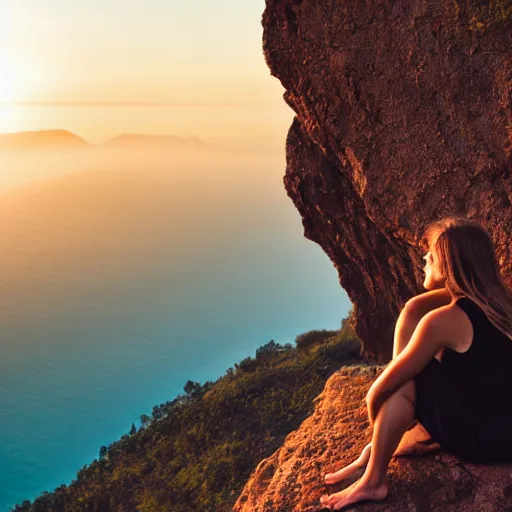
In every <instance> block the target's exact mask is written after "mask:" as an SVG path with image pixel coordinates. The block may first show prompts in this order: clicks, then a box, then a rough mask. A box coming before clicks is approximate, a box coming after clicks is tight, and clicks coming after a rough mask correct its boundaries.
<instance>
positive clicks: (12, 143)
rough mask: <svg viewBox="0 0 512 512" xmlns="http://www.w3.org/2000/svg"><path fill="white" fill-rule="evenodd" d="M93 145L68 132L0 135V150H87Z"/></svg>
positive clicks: (31, 132)
mask: <svg viewBox="0 0 512 512" xmlns="http://www.w3.org/2000/svg"><path fill="white" fill-rule="evenodd" d="M91 145H92V144H90V143H89V142H87V141H86V140H85V139H82V138H81V137H78V136H77V135H75V134H73V133H71V132H68V131H66V130H40V131H28V132H18V133H4V134H0V149H39V148H64V147H65V148H86V147H90V146H91Z"/></svg>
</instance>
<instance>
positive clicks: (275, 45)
mask: <svg viewBox="0 0 512 512" xmlns="http://www.w3.org/2000/svg"><path fill="white" fill-rule="evenodd" d="M511 20H512V2H511V1H510V0H507V1H497V2H471V3H468V2H458V1H452V0H444V1H440V2H425V1H423V0H411V1H410V2H349V1H347V0H343V1H339V2H330V1H327V0H267V1H266V10H265V12H264V14H263V20H262V24H263V29H264V32H263V49H264V54H265V59H266V62H267V64H268V66H269V68H270V70H271V74H272V75H273V76H275V77H277V78H278V79H279V80H280V81H281V83H282V85H283V87H284V88H285V89H286V92H285V94H284V99H285V101H286V103H287V104H288V105H289V106H290V107H291V108H292V109H293V110H294V111H295V113H296V116H295V118H294V121H293V123H292V126H291V127H290V130H289V133H288V137H287V141H286V158H287V166H286V174H285V176H284V184H285V187H286V191H287V193H288V195H289V196H290V198H291V199H292V200H293V202H294V204H295V206H296V207H297V209H298V211H299V212H300V215H301V216H302V222H303V226H304V235H305V236H306V237H307V238H308V239H310V240H312V241H314V242H316V243H318V244H319V245H320V246H321V247H322V249H323V250H324V251H325V253H326V254H327V255H328V256H329V258H330V259H331V260H332V262H333V264H334V265H335V267H336V269H337V271H338V275H339V282H340V285H341V286H342V287H343V288H344V289H345V290H346V291H347V293H348V295H349V297H350V299H351V301H352V303H353V304H354V310H355V311H354V313H355V318H356V331H357V334H358V335H359V336H360V338H361V339H362V340H363V342H364V346H365V354H366V356H367V357H369V358H375V359H377V360H378V361H381V362H385V361H387V360H389V359H390V358H391V352H392V335H393V327H394V323H395V321H396V318H397V315H398V313H399V311H400V310H401V308H402V307H403V305H404V303H405V302H406V301H407V299H409V298H410V297H412V296H413V295H416V294H418V293H421V292H422V291H424V289H423V287H422V281H423V273H422V271H421V268H420V266H421V256H422V255H423V252H422V250H421V249H420V246H419V236H420V234H421V232H422V231H423V229H424V227H425V226H426V224H428V223H429V222H431V221H433V220H435V219H437V218H439V217H443V216H445V215H449V214H459V215H465V216H467V217H471V218H473V217H475V218H478V219H479V220H481V221H482V222H484V223H485V225H486V226H487V227H488V228H489V231H490V233H491V236H492V238H493V241H494V243H495V246H496V249H497V254H498V258H499V261H500V264H501V265H502V272H503V275H504V277H505V279H506V281H507V282H510V283H512V245H511V244H510V235H509V234H510V233H511V232H512V207H511V200H512V177H511V173H510V171H511V167H512V109H511V98H512V44H511V41H512V39H511V38H512V22H511Z"/></svg>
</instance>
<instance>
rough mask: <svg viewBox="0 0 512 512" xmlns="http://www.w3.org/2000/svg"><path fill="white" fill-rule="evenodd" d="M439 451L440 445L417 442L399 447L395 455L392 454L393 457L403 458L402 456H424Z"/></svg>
mask: <svg viewBox="0 0 512 512" xmlns="http://www.w3.org/2000/svg"><path fill="white" fill-rule="evenodd" d="M440 449H441V445H440V444H438V443H436V442H432V443H424V442H418V443H411V444H408V445H404V446H400V447H399V448H398V449H397V450H396V451H395V453H394V454H393V457H403V456H404V455H405V456H407V455H417V456H421V455H426V454H427V453H432V452H436V451H438V450H440Z"/></svg>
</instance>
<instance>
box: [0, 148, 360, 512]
mask: <svg viewBox="0 0 512 512" xmlns="http://www.w3.org/2000/svg"><path fill="white" fill-rule="evenodd" d="M0 164H1V165H0V169H1V173H0V219H1V222H0V255H1V256H0V258H1V259H0V261H1V264H0V350H1V356H0V438H1V439H2V443H0V465H1V471H0V511H1V512H4V511H7V510H9V507H10V506H13V505H14V504H15V503H20V502H21V501H23V500H24V499H33V498H34V497H35V496H37V495H39V494H40V493H41V492H42V491H44V490H47V491H52V490H53V489H54V488H55V487H57V486H58V485H60V484H62V483H70V481H71V480H72V478H74V476H75V475H76V472H77V471H78V470H79V469H80V468H81V467H82V466H83V465H84V464H88V463H90V462H91V461H92V460H93V459H94V458H95V457H97V456H98V450H99V448H100V446H101V445H108V444H109V443H111V442H112V441H114V440H115V439H118V438H119V437H120V436H121V435H122V434H124V433H126V432H128V430H129V428H130V426H131V423H132V422H135V424H136V425H138V418H139V416H140V415H141V414H143V413H150V411H151V408H152V407H153V405H156V404H159V403H162V402H164V401H166V400H171V399H173V398H174V397H175V396H176V395H177V394H178V393H183V386H184V384H185V382H186V381H187V380H188V379H191V380H195V381H198V382H201V383H204V382H205V381H206V380H215V379H217V378H218V377H219V376H220V375H222V374H224V372H225V370H226V369H227V368H228V367H230V366H233V365H234V363H235V362H238V361H240V360H241V359H243V358H244V357H247V356H249V355H251V356H254V353H255V350H256V348H258V347H259V346H261V345H263V344H265V343H267V342H268V341H269V340H270V339H274V340H275V341H276V342H279V343H286V342H290V343H292V342H293V341H294V338H295V336H296V335H297V334H300V333H302V332H305V331H307V330H310V329H322V328H326V329H335V328H338V327H339V326H340V322H341V319H342V317H343V316H345V315H346V313H347V312H348V310H349V308H350V303H349V301H348V298H347V296H346V294H345V292H344V291H343V290H342V289H341V288H340V286H339V283H338V278H337V274H336V272H335V270H334V268H333V266H332V264H331V262H330V261H329V259H328V258H327V256H326V255H325V254H324V253H323V252H322V251H321V249H320V248H319V247H318V246H317V245H316V244H314V243H313V242H310V241H309V240H306V239H305V238H304V237H303V227H302V224H301V219H300V216H299V214H298V212H297V211H296V209H295V207H294V206H293V203H292V201H291V200H290V199H289V198H288V197H287V195H286V192H285V190H284V186H283V184H282V178H283V174H284V170H285V159H284V151H283V150H282V149H279V150H278V149H268V150H266V151H261V149H247V148H246V149H245V150H242V149H237V150H234V149H233V150H231V151H223V150H220V149H218V148H216V149H212V148H209V149H200V148H185V149H182V150H177V149H172V150H168V151H153V150H129V149H122V150H119V149H116V150H107V149H104V148H94V149H90V150H89V149H87V150H66V151H57V150H37V151H36V150H34V151H20V152H16V151H8V152H2V153H1V154H0Z"/></svg>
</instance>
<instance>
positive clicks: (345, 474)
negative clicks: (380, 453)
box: [324, 443, 372, 484]
mask: <svg viewBox="0 0 512 512" xmlns="http://www.w3.org/2000/svg"><path fill="white" fill-rule="evenodd" d="M371 448H372V443H370V444H367V445H366V446H365V447H364V449H363V451H362V452H361V455H359V458H358V459H357V460H355V461H354V462H352V463H351V464H349V465H348V466H345V467H344V468H341V469H339V470H338V471H336V472H335V473H326V474H325V476H324V482H325V483H326V484H335V483H337V482H341V480H345V479H347V478H349V477H351V476H353V475H354V474H356V473H358V472H360V470H361V469H362V468H364V466H365V465H366V463H367V462H368V460H370V453H371Z"/></svg>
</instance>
